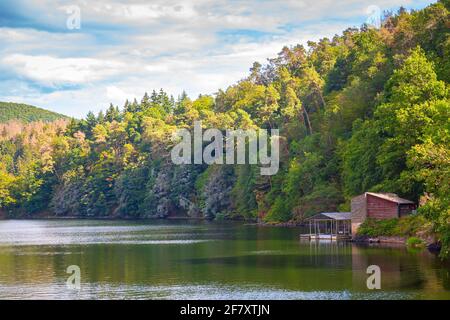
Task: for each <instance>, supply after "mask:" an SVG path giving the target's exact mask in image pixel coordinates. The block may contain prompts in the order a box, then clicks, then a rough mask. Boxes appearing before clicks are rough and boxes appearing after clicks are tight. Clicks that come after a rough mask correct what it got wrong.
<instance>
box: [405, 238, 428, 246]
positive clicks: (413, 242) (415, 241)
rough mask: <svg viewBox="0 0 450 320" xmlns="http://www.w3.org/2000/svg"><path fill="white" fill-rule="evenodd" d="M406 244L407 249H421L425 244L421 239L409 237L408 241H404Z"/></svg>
mask: <svg viewBox="0 0 450 320" xmlns="http://www.w3.org/2000/svg"><path fill="white" fill-rule="evenodd" d="M406 244H407V245H408V246H409V247H416V248H417V247H423V246H424V245H425V242H424V241H423V240H422V239H419V238H417V237H410V238H408V240H407V241H406Z"/></svg>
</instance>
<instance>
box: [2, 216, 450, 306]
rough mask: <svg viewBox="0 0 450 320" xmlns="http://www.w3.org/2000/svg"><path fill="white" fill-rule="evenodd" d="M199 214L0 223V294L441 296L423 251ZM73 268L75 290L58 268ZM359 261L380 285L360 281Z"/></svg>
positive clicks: (448, 288) (447, 288) (443, 281)
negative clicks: (303, 236) (194, 217)
mask: <svg viewBox="0 0 450 320" xmlns="http://www.w3.org/2000/svg"><path fill="white" fill-rule="evenodd" d="M299 233H300V229H299V228H282V227H263V226H256V225H250V224H243V223H235V222H227V223H213V222H206V221H186V220H170V221H160V220H151V221H117V220H115V221H112V220H105V221H104V220H3V221H0V299H450V264H449V262H448V261H447V262H443V261H441V260H440V259H439V258H438V257H436V256H435V255H434V254H432V253H430V252H428V251H427V250H410V249H407V248H405V247H386V246H380V245H370V246H369V245H365V246H364V245H357V244H354V243H345V242H339V243H334V242H333V243H330V242H318V243H317V242H303V241H302V242H301V241H299V239H298V238H299V237H298V236H299ZM71 265H75V266H79V268H80V275H81V279H80V280H81V283H80V288H79V289H76V288H71V287H68V286H67V284H66V281H67V279H68V277H69V276H70V275H71V274H68V273H66V271H67V268H68V267H69V266H71ZM369 265H377V266H379V267H380V270H381V289H380V290H376V289H375V290H369V289H367V285H366V280H367V277H368V276H369V275H368V274H367V273H366V271H367V267H368V266H369Z"/></svg>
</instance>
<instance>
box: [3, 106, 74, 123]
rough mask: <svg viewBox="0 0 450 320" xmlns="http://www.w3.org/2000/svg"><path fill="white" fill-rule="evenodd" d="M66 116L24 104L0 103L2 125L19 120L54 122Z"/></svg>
mask: <svg viewBox="0 0 450 320" xmlns="http://www.w3.org/2000/svg"><path fill="white" fill-rule="evenodd" d="M61 118H68V117H67V116H65V115H62V114H59V113H56V112H52V111H48V110H44V109H41V108H38V107H34V106H30V105H27V104H22V103H12V102H0V123H2V122H7V121H9V120H13V119H18V120H21V121H23V122H33V121H39V120H41V121H54V120H57V119H61Z"/></svg>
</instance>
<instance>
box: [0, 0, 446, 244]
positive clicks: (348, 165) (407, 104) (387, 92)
mask: <svg viewBox="0 0 450 320" xmlns="http://www.w3.org/2000/svg"><path fill="white" fill-rule="evenodd" d="M448 10H449V1H439V2H438V3H436V4H433V5H430V6H429V7H427V8H425V9H423V10H420V11H417V12H406V11H405V10H400V11H399V12H398V13H396V14H391V15H386V17H385V19H384V20H383V25H382V27H381V28H380V29H374V28H371V27H367V26H363V27H361V28H359V29H356V28H350V29H347V30H345V31H344V32H343V33H342V34H341V35H336V36H335V37H333V38H332V39H327V38H324V39H322V40H320V41H319V42H309V43H308V46H307V47H304V46H302V45H297V46H294V47H291V48H287V47H286V48H283V49H282V50H281V52H280V53H279V54H278V56H277V57H275V58H272V59H269V60H268V63H267V64H265V65H261V64H259V63H254V65H253V66H252V67H251V69H250V73H249V75H248V77H247V78H245V79H243V80H241V81H239V82H238V83H236V84H234V85H232V86H230V87H228V88H226V89H224V90H219V92H218V93H217V94H216V95H214V96H208V95H203V96H200V97H198V98H197V99H193V100H192V99H191V98H189V97H187V96H186V95H185V94H182V95H180V96H179V97H178V98H177V99H174V98H172V97H169V96H168V95H167V94H166V93H165V92H164V91H162V90H161V91H159V92H155V91H154V92H153V93H152V94H150V95H147V94H146V95H145V96H144V97H143V99H142V100H141V101H133V102H127V103H126V104H125V105H124V106H123V108H119V107H116V106H110V107H109V108H108V109H107V110H106V112H105V113H103V112H101V113H99V114H97V115H96V114H93V113H90V114H88V115H87V117H86V118H85V119H83V120H81V121H75V120H72V121H71V122H70V123H64V122H58V123H52V124H43V123H38V124H36V125H27V126H22V127H21V130H18V131H17V133H16V134H11V132H13V131H11V130H10V129H8V128H7V127H5V126H3V128H2V130H1V131H0V132H3V133H2V135H1V137H0V139H1V142H0V206H1V207H2V208H3V209H4V210H5V211H7V212H9V214H10V215H19V214H31V215H32V214H35V213H38V212H40V211H44V210H45V211H49V212H52V213H54V214H55V215H57V216H68V215H71V216H83V217H93V216H114V217H139V218H144V217H161V218H163V217H168V216H174V215H178V216H190V217H206V218H216V219H223V218H241V219H257V218H259V219H261V220H264V221H267V222H270V221H276V222H278V221H289V220H293V221H301V220H302V219H304V218H305V217H307V216H309V215H312V214H314V213H317V212H320V211H324V210H327V211H333V210H348V209H349V201H350V199H351V197H353V196H355V195H358V194H361V193H363V192H365V191H384V192H395V193H398V194H399V195H401V196H403V197H406V198H409V199H412V200H414V201H419V200H420V203H421V207H420V210H419V212H420V214H422V215H423V216H424V217H425V218H426V219H427V221H429V222H430V223H431V224H432V225H433V228H434V230H435V231H436V232H437V233H438V234H439V235H440V237H441V240H442V241H443V242H444V243H448V242H450V231H449V230H450V228H449V222H450V221H449V219H450V209H449V207H450V206H449V205H450V203H449V202H450V191H449V185H450V131H449V130H450V122H449V116H450V105H449V81H450V61H449V55H450V38H449V27H450V26H449V21H450V20H449V11H448ZM161 86H164V84H161ZM195 120H202V123H203V125H204V127H205V128H207V127H214V128H221V129H226V128H240V129H248V128H257V127H259V128H278V129H279V130H280V135H281V144H280V150H281V155H280V157H281V158H280V161H281V162H280V170H279V172H278V173H277V174H276V175H274V176H261V175H260V174H259V168H258V167H257V166H256V165H212V166H206V165H174V164H173V163H172V162H171V159H170V149H171V147H172V142H171V135H172V132H173V131H174V130H175V129H176V128H192V125H193V122H194V121H195ZM9 125H11V124H9ZM16 125H17V124H16Z"/></svg>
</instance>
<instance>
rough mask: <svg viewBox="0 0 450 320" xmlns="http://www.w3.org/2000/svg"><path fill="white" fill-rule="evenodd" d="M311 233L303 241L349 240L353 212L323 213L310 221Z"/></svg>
mask: <svg viewBox="0 0 450 320" xmlns="http://www.w3.org/2000/svg"><path fill="white" fill-rule="evenodd" d="M308 222H309V233H305V234H301V235H300V238H301V239H309V240H348V239H350V238H351V212H322V213H319V214H316V215H314V216H312V217H310V218H309V219H308Z"/></svg>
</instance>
